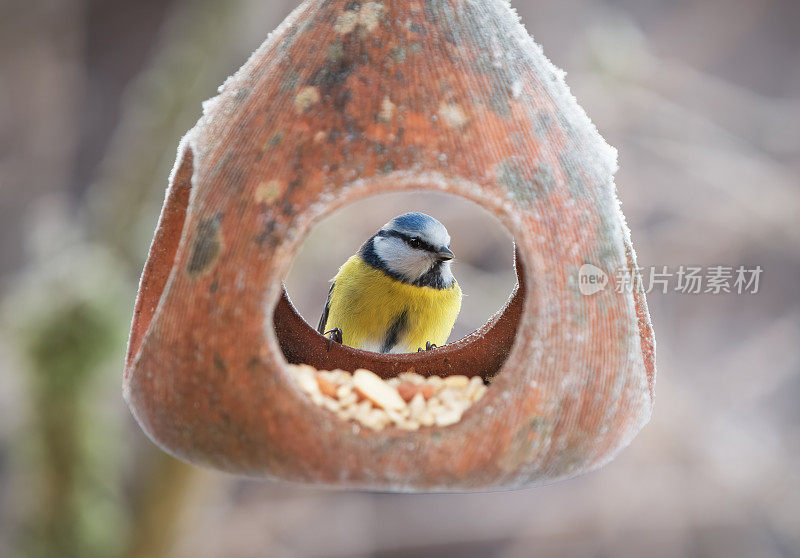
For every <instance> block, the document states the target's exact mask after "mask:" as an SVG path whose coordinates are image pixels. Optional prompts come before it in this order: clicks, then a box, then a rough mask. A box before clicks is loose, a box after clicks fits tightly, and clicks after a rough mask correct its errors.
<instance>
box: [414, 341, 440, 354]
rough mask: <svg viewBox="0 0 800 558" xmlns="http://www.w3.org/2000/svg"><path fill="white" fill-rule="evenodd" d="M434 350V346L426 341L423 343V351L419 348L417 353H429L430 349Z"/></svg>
mask: <svg viewBox="0 0 800 558" xmlns="http://www.w3.org/2000/svg"><path fill="white" fill-rule="evenodd" d="M435 348H436V345H435V344H434V343H431V342H430V341H426V342H425V348H424V349H423V348H422V347H420V348H418V349H417V352H418V353H421V352H422V351H430V350H431V349H435Z"/></svg>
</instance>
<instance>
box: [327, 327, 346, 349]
mask: <svg viewBox="0 0 800 558" xmlns="http://www.w3.org/2000/svg"><path fill="white" fill-rule="evenodd" d="M322 335H324V336H325V337H327V338H328V350H329V351H330V350H331V347H333V344H334V343H339V344H340V345H341V344H342V341H343V337H342V330H341V329H339V328H338V327H335V328H333V329H330V330H328V331H326V332H325V333H323V334H322Z"/></svg>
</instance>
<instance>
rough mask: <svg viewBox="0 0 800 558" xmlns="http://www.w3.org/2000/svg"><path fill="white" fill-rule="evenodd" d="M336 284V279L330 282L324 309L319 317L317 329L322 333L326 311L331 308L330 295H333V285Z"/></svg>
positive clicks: (326, 316) (326, 319) (326, 317)
mask: <svg viewBox="0 0 800 558" xmlns="http://www.w3.org/2000/svg"><path fill="white" fill-rule="evenodd" d="M335 286H336V281H334V282H333V283H331V290H329V291H328V300H326V301H325V310H323V311H322V316H320V318H319V325H318V326H317V331H318V332H320V333H322V334H324V333H325V324H327V323H328V313H329V312H330V309H331V295H333V287H335Z"/></svg>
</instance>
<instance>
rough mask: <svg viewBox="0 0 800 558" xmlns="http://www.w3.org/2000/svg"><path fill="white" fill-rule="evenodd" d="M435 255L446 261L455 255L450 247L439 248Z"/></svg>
mask: <svg viewBox="0 0 800 558" xmlns="http://www.w3.org/2000/svg"><path fill="white" fill-rule="evenodd" d="M436 257H437V258H439V260H440V261H443V262H446V261H448V260H452V259H453V258H455V257H456V255H455V254H453V252H452V251H451V250H450V248H439V251H438V252H436Z"/></svg>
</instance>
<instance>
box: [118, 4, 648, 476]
mask: <svg viewBox="0 0 800 558" xmlns="http://www.w3.org/2000/svg"><path fill="white" fill-rule="evenodd" d="M615 167H616V162H615V152H614V150H613V149H612V148H610V147H609V146H608V145H607V144H606V143H605V142H604V141H603V139H602V138H601V137H600V135H599V134H598V132H597V131H596V129H595V128H594V126H592V124H591V123H590V121H589V119H588V118H587V117H586V115H585V114H584V112H583V111H582V110H581V109H580V107H579V106H578V105H577V102H576V101H575V99H574V98H573V97H572V95H571V94H570V93H569V90H568V89H567V87H566V85H565V84H564V81H563V74H562V73H561V72H560V71H559V70H557V69H556V68H554V67H553V66H552V64H550V62H549V61H548V60H547V59H546V58H545V57H544V55H543V54H542V52H541V49H540V48H539V47H538V46H537V45H536V44H535V43H534V42H533V39H532V38H531V37H530V36H529V35H528V34H527V32H526V31H525V29H524V28H523V27H522V25H521V24H520V22H519V20H518V18H517V16H516V15H515V14H514V13H513V11H512V10H511V8H510V7H509V6H508V3H507V2H505V1H503V0H435V1H433V0H426V1H423V0H385V1H383V2H378V1H373V2H351V1H349V0H329V1H323V0H308V1H306V2H304V3H303V4H302V5H301V6H300V7H299V8H298V9H297V10H295V12H294V13H293V14H292V15H291V16H289V18H288V19H287V20H286V21H285V22H284V23H283V24H282V25H281V26H280V27H279V28H278V29H277V30H276V31H275V32H274V33H273V34H272V35H270V37H269V38H268V39H267V41H266V42H265V43H264V45H263V46H262V47H261V48H259V49H258V50H257V51H256V52H255V53H254V54H253V56H252V57H251V58H250V60H248V62H247V63H246V64H245V65H244V66H243V67H242V68H241V69H240V70H239V71H238V72H237V73H236V74H235V75H234V76H233V77H231V78H230V79H229V80H228V81H227V82H226V83H225V85H224V86H223V88H222V89H221V92H220V95H219V96H218V97H216V98H215V99H213V100H212V101H210V102H208V103H206V105H204V114H203V117H202V118H201V119H200V121H199V122H198V124H197V126H195V128H193V129H192V130H191V131H190V132H189V133H188V134H187V135H186V137H185V138H184V139H183V141H182V143H181V147H180V149H179V155H178V161H177V163H176V167H175V171H174V172H173V174H172V176H171V178H170V185H169V188H168V191H167V199H166V201H165V204H164V209H163V211H162V215H161V220H160V222H159V225H158V228H157V230H156V235H155V238H154V241H153V245H152V247H151V250H150V255H149V258H148V261H147V264H146V266H145V270H144V273H143V276H142V281H141V285H140V289H139V298H138V300H137V303H136V309H135V315H134V320H133V325H132V329H131V336H130V344H129V350H128V356H127V361H126V370H125V376H124V392H125V396H126V399H127V400H128V403H129V405H130V407H131V410H132V412H133V414H134V415H135V417H136V418H137V420H138V421H139V424H140V425H141V426H142V428H143V429H144V431H145V432H147V434H148V435H149V436H150V437H151V438H152V439H153V440H154V441H155V442H156V443H157V444H159V445H160V446H161V447H162V448H164V449H165V450H166V451H168V452H170V453H172V454H173V455H176V456H177V457H180V458H182V459H185V460H187V461H190V462H193V463H197V464H201V465H206V466H210V467H216V468H219V469H224V470H227V471H231V472H236V473H241V474H247V475H253V476H268V477H277V478H282V479H287V480H292V481H300V482H312V483H319V484H324V485H332V486H340V487H358V488H369V489H380V490H386V489H389V490H404V491H439V490H446V491H458V490H487V489H499V488H513V487H523V486H533V485H536V484H541V483H546V482H552V481H554V480H556V479H560V478H566V477H569V476H573V475H576V474H578V473H581V472H584V471H588V470H591V469H593V468H596V467H598V466H600V465H602V464H603V463H605V462H607V461H609V460H610V459H611V458H612V457H613V456H614V455H615V454H616V453H617V452H618V451H619V450H620V449H621V448H622V447H624V446H625V445H627V444H628V443H629V442H630V441H631V439H632V438H633V437H634V436H635V434H636V433H637V432H638V431H639V430H640V429H641V427H642V426H643V425H644V424H645V423H646V422H647V420H648V419H649V416H650V411H651V407H652V397H653V382H654V374H655V371H654V339H653V332H652V328H651V326H650V321H649V316H648V312H647V307H646V303H645V300H644V296H643V295H642V294H641V293H638V292H624V291H623V292H617V290H616V289H613V288H609V289H605V290H601V291H599V292H597V293H595V294H592V295H591V296H584V295H582V294H581V292H580V289H579V285H578V282H577V281H578V270H579V269H580V267H581V266H582V265H584V264H586V263H591V264H592V265H595V266H597V267H599V268H600V269H602V270H604V271H605V272H606V273H608V274H611V273H613V272H614V271H615V270H617V269H630V268H634V267H635V265H636V263H635V256H634V252H633V249H632V246H631V243H630V238H629V231H628V229H627V227H626V225H625V222H624V218H623V216H622V214H621V212H620V209H619V206H618V203H617V199H616V195H615V191H614V183H613V173H614V171H615ZM420 189H423V190H436V191H443V192H448V193H451V194H456V195H460V196H463V197H465V198H468V199H470V200H472V201H475V202H477V203H479V204H480V205H482V206H483V207H484V208H486V209H488V210H489V211H490V212H492V213H493V214H495V215H496V216H497V217H498V218H499V219H500V220H501V221H502V222H503V223H504V225H505V226H506V227H507V228H508V229H509V231H510V232H511V233H512V235H513V236H514V239H515V244H516V249H517V270H518V287H517V290H516V291H515V293H514V295H513V296H512V298H511V299H510V301H509V303H508V304H507V305H506V307H505V308H504V309H503V310H501V311H500V312H499V313H498V315H497V316H495V317H494V318H493V319H492V320H490V322H489V323H488V324H486V326H484V328H482V330H480V331H479V332H476V333H475V334H473V335H470V336H468V337H467V338H465V339H463V340H460V341H458V342H455V343H451V344H449V345H447V346H445V347H442V348H440V349H437V350H434V351H430V352H429V353H421V354H413V355H378V354H374V353H365V352H363V351H357V350H355V349H349V348H347V347H343V346H334V347H333V348H332V349H331V350H327V347H328V344H327V340H325V339H324V338H323V337H321V336H319V335H318V334H317V333H316V332H315V331H314V330H313V328H311V327H310V326H309V325H308V324H306V323H305V322H304V321H303V320H302V318H300V317H299V315H298V314H297V313H296V312H295V310H294V308H293V307H292V304H291V302H290V301H289V300H288V298H287V297H286V295H285V293H284V292H283V289H282V286H281V285H282V283H281V282H282V280H283V278H284V277H285V275H286V273H287V271H288V269H289V266H290V264H291V260H292V257H293V256H294V254H295V253H296V251H297V250H298V248H299V246H300V243H301V242H302V240H303V239H304V237H305V236H306V234H307V233H308V232H309V230H310V228H311V227H312V226H313V225H314V224H315V223H316V222H317V221H318V220H319V219H321V218H322V217H323V216H325V215H327V214H329V213H330V212H332V211H334V210H335V209H337V208H338V207H341V206H342V205H344V204H346V203H348V202H350V201H353V200H356V199H359V198H362V197H365V196H369V195H373V194H377V193H381V192H388V191H398V190H420ZM291 363H304V364H310V365H313V366H315V367H316V368H319V369H326V370H333V369H336V368H341V369H344V370H350V371H352V370H354V369H356V368H367V369H368V370H372V371H373V372H376V373H378V374H380V375H382V376H384V377H390V376H393V375H397V374H399V373H400V372H404V371H405V370H407V369H408V368H409V363H412V364H413V366H414V368H415V369H416V370H417V371H418V372H420V373H428V374H436V375H442V376H447V375H451V374H465V375H468V376H470V375H476V374H478V375H483V376H486V377H492V378H494V379H493V383H492V386H491V387H490V389H489V390H488V392H487V393H486V394H485V396H483V397H482V398H481V399H480V401H478V402H476V403H475V404H474V405H473V406H472V407H471V408H470V409H469V410H467V411H466V412H465V414H464V416H463V418H462V420H461V421H460V422H458V423H456V424H453V425H451V426H446V427H441V428H437V427H431V428H427V429H421V430H419V431H417V432H404V431H400V430H398V429H392V428H387V429H385V430H382V431H380V432H376V431H370V430H368V429H359V428H354V427H353V425H352V424H349V423H347V422H344V421H341V420H339V419H337V418H336V417H332V416H331V415H330V413H328V412H327V411H326V410H325V409H322V408H320V407H318V406H316V405H314V404H313V403H312V402H311V401H310V400H309V399H308V397H306V395H305V394H304V393H303V392H302V391H301V390H300V389H299V388H298V386H297V385H296V384H295V383H294V381H293V379H292V375H291V373H290V368H289V367H290V366H292V364H291Z"/></svg>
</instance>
